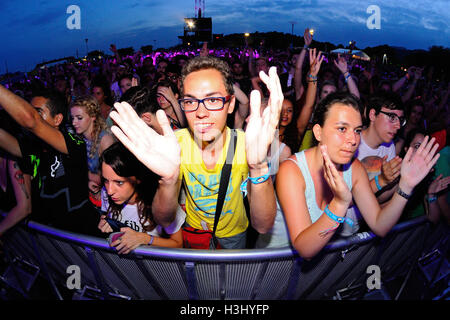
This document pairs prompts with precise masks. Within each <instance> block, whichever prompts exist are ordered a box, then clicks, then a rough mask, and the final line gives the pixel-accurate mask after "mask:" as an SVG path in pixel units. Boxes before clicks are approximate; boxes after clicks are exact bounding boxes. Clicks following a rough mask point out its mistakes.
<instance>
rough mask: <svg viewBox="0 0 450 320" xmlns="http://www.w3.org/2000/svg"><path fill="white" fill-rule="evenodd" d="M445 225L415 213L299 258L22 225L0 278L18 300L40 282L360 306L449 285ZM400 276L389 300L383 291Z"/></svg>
mask: <svg viewBox="0 0 450 320" xmlns="http://www.w3.org/2000/svg"><path fill="white" fill-rule="evenodd" d="M449 235H450V233H449V227H448V226H446V225H443V224H438V225H434V224H431V223H430V222H428V221H427V220H426V218H425V217H419V218H416V219H414V220H410V221H406V222H402V223H399V224H398V225H396V226H395V227H394V228H393V229H392V230H391V232H390V233H389V234H388V235H386V236H385V237H384V238H379V237H377V236H375V235H374V234H373V233H371V232H364V233H358V234H356V235H354V236H352V237H350V238H347V239H345V240H338V241H334V242H331V243H329V244H328V245H327V246H326V247H325V248H324V249H323V250H322V251H321V252H320V253H319V254H318V255H317V256H316V257H314V258H313V259H311V260H309V261H307V260H304V259H302V258H301V257H300V256H299V255H298V254H297V252H296V251H295V250H293V249H292V248H291V247H286V248H276V249H275V248H273V249H245V250H216V251H209V250H194V249H172V248H158V247H149V246H141V247H139V248H137V249H136V250H134V251H133V252H132V253H130V254H128V255H118V254H117V253H116V252H115V250H114V249H113V248H110V247H109V245H108V243H107V241H106V240H104V239H101V238H95V237H90V236H85V235H80V234H75V233H71V232H67V231H62V230H59V229H55V228H52V227H49V226H45V225H42V224H39V223H37V222H33V221H29V222H28V223H27V225H24V224H22V225H19V226H17V227H16V228H14V229H12V230H10V231H9V232H8V233H7V234H6V235H5V236H4V240H3V241H4V254H5V258H6V260H7V261H8V267H7V269H6V271H5V272H4V273H3V275H2V276H1V277H0V280H1V282H3V283H5V284H7V285H8V286H9V287H11V288H15V289H16V290H17V291H19V292H21V293H22V294H23V295H24V296H25V297H26V296H27V293H28V292H29V290H30V288H31V287H32V285H33V283H34V281H35V280H36V278H37V277H38V276H41V277H43V278H44V279H45V280H46V281H47V282H48V284H49V285H50V287H51V289H52V292H53V293H54V296H55V298H56V299H61V300H63V295H62V294H61V290H62V288H64V290H66V291H67V290H73V294H72V296H71V298H72V299H74V300H93V299H94V300H95V299H102V300H103V299H104V300H168V299H169V300H298V299H300V300H359V299H367V300H371V299H392V300H395V299H399V297H400V296H401V294H402V290H403V289H404V286H405V283H406V282H407V281H408V279H409V277H410V276H411V273H412V272H415V271H416V270H417V269H418V270H421V271H420V272H421V273H422V274H423V278H424V282H426V285H428V286H429V287H430V286H433V285H436V283H437V282H442V281H447V282H448V281H449V263H448V252H449V251H448V248H449V239H450V237H449ZM399 277H401V278H402V279H404V280H403V281H404V283H403V284H402V285H401V286H400V289H399V290H398V292H396V294H395V295H392V294H391V295H389V294H388V293H387V292H386V290H384V285H385V284H386V283H388V282H389V281H391V280H392V279H396V278H399Z"/></svg>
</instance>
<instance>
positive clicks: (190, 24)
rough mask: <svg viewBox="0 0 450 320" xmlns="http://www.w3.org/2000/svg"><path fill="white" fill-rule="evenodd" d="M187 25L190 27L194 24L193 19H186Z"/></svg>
mask: <svg viewBox="0 0 450 320" xmlns="http://www.w3.org/2000/svg"><path fill="white" fill-rule="evenodd" d="M187 25H188V27H189V28H191V29H192V28H193V27H194V26H195V24H194V21H192V20H189V21H187Z"/></svg>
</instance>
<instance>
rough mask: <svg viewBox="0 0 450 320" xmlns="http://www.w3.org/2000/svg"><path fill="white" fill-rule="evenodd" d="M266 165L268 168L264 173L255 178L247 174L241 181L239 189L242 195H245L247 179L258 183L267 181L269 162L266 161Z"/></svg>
mask: <svg viewBox="0 0 450 320" xmlns="http://www.w3.org/2000/svg"><path fill="white" fill-rule="evenodd" d="M267 167H268V168H269V170H268V171H267V173H266V174H264V175H262V176H260V177H256V178H252V177H250V175H248V176H247V178H246V179H245V180H244V181H243V182H242V183H241V187H240V189H241V192H242V193H243V194H244V197H245V196H246V195H247V182H248V180H250V182H251V183H253V184H260V183H263V182H265V181H267V179H269V177H270V162H268V163H267Z"/></svg>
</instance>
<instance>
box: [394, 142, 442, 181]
mask: <svg viewBox="0 0 450 320" xmlns="http://www.w3.org/2000/svg"><path fill="white" fill-rule="evenodd" d="M428 139H429V137H428V136H426V137H425V139H424V140H423V142H422V144H421V145H420V147H419V149H417V151H416V152H415V153H414V155H413V148H411V147H410V148H409V149H408V152H407V153H406V155H405V158H404V159H403V161H402V166H401V169H400V170H401V171H400V175H401V180H403V181H404V182H405V183H406V184H407V185H408V187H410V188H414V187H415V186H416V185H417V184H419V182H420V181H422V179H423V178H425V177H426V175H427V174H428V172H430V170H431V168H433V166H434V165H435V164H436V161H437V160H438V159H439V153H438V154H436V150H437V149H438V147H439V145H438V144H437V143H436V144H435V143H434V141H435V138H432V139H431V140H428ZM433 144H434V146H433Z"/></svg>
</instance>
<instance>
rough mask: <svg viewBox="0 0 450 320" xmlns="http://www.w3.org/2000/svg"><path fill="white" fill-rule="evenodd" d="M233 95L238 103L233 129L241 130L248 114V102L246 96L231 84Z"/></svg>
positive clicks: (236, 86)
mask: <svg viewBox="0 0 450 320" xmlns="http://www.w3.org/2000/svg"><path fill="white" fill-rule="evenodd" d="M233 89H234V95H235V97H236V99H237V101H238V102H239V108H238V110H237V112H236V113H235V118H234V128H235V129H242V128H243V127H244V122H245V119H246V118H247V116H248V112H249V102H250V100H249V99H248V97H247V95H246V94H245V93H244V92H243V91H242V90H241V89H240V88H239V86H238V85H236V84H233Z"/></svg>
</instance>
